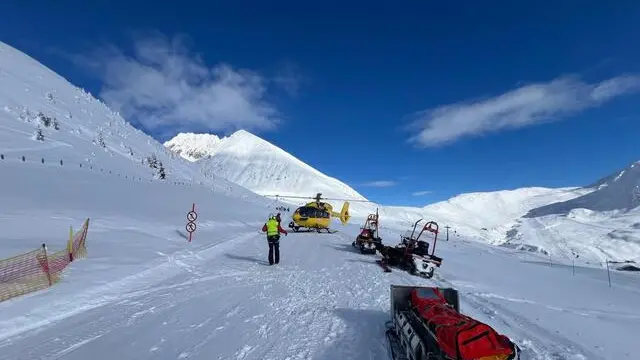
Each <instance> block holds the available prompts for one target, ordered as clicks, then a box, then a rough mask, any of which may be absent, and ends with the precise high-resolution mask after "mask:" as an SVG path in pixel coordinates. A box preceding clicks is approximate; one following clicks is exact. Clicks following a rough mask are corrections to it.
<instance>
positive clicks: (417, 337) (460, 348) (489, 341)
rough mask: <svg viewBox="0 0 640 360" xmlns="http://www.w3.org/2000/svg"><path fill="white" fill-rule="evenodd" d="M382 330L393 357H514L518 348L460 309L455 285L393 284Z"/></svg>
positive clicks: (475, 359)
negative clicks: (389, 308)
mask: <svg viewBox="0 0 640 360" xmlns="http://www.w3.org/2000/svg"><path fill="white" fill-rule="evenodd" d="M391 318H392V319H391V320H390V321H388V322H387V323H386V328H387V330H386V336H387V341H388V345H389V347H388V348H389V351H390V353H391V358H392V359H393V360H518V359H520V348H519V347H518V346H517V345H516V344H514V343H513V342H512V341H511V340H510V339H509V338H508V337H506V336H505V335H501V334H499V333H498V332H496V331H495V330H494V329H493V328H492V327H490V326H489V325H487V324H484V323H482V322H480V321H478V320H476V319H473V318H471V317H469V316H466V315H463V314H461V313H460V303H459V298H458V291H457V290H455V289H453V288H437V287H423V286H406V285H391Z"/></svg>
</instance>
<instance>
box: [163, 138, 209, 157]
mask: <svg viewBox="0 0 640 360" xmlns="http://www.w3.org/2000/svg"><path fill="white" fill-rule="evenodd" d="M221 142H222V139H220V138H219V137H218V136H216V135H214V134H195V133H180V134H178V135H176V136H175V137H174V138H173V139H171V140H169V141H166V142H165V143H164V144H163V145H164V146H165V147H167V148H168V149H169V150H171V151H173V152H174V153H176V154H178V155H180V156H182V157H183V158H185V159H187V160H189V161H197V160H200V159H202V158H206V157H209V156H213V155H214V154H215V150H216V149H217V147H218V145H219V144H220V143H221Z"/></svg>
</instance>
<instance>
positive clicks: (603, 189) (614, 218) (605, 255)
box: [505, 162, 640, 266]
mask: <svg viewBox="0 0 640 360" xmlns="http://www.w3.org/2000/svg"><path fill="white" fill-rule="evenodd" d="M587 189H590V190H592V191H590V192H588V193H587V194H585V195H583V196H579V197H576V198H574V199H571V200H568V201H559V202H554V203H551V204H548V205H545V206H541V207H537V208H534V209H532V210H530V211H529V212H528V213H527V214H526V215H525V216H524V217H523V218H522V219H520V220H518V222H517V223H516V224H514V226H513V228H512V229H510V230H509V232H508V243H507V244H505V245H506V246H509V247H513V248H521V249H527V250H529V251H538V252H541V253H544V254H550V255H551V256H552V257H565V258H577V259H579V260H580V261H585V262H591V263H595V264H598V265H600V266H606V261H607V260H608V261H623V262H624V261H635V262H640V207H639V206H640V163H638V162H636V163H634V164H631V165H630V166H629V167H628V168H626V169H624V170H621V171H617V172H615V173H614V174H612V175H611V176H608V177H606V178H604V179H603V180H600V181H598V182H596V183H595V184H593V185H590V187H589V188H586V189H585V190H587Z"/></svg>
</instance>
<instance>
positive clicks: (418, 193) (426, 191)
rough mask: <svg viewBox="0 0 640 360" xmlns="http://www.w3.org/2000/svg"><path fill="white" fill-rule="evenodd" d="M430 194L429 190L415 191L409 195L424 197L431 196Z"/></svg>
mask: <svg viewBox="0 0 640 360" xmlns="http://www.w3.org/2000/svg"><path fill="white" fill-rule="evenodd" d="M431 192H432V191H430V190H423V191H416V192H414V193H412V194H411V195H413V196H424V195H429V194H431Z"/></svg>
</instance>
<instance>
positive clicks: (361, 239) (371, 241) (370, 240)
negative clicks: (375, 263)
mask: <svg viewBox="0 0 640 360" xmlns="http://www.w3.org/2000/svg"><path fill="white" fill-rule="evenodd" d="M378 220H379V216H378V209H376V213H375V214H369V216H367V220H366V221H365V223H364V226H363V227H361V228H360V230H361V231H360V234H358V236H357V237H356V240H355V241H354V242H352V243H351V246H353V247H356V248H358V249H360V252H361V253H363V254H375V253H376V244H382V239H381V238H380V235H379V233H378Z"/></svg>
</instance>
